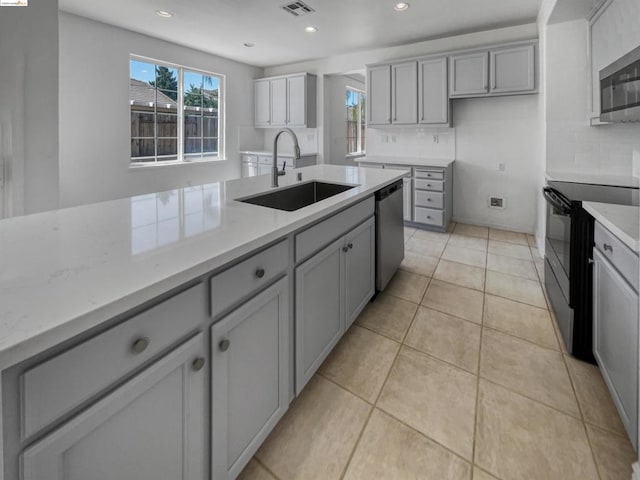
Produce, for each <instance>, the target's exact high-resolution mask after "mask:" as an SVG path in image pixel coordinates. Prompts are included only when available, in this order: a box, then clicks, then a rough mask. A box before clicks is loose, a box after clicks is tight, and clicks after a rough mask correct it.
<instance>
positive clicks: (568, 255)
mask: <svg viewBox="0 0 640 480" xmlns="http://www.w3.org/2000/svg"><path fill="white" fill-rule="evenodd" d="M543 195H544V197H545V200H546V201H547V233H546V242H545V272H544V277H545V278H544V280H545V287H546V291H547V295H548V297H549V301H550V302H551V308H552V309H553V311H554V313H555V316H556V320H557V322H558V326H559V328H560V332H561V333H562V337H563V340H564V342H565V345H566V347H567V351H568V352H570V353H571V354H573V355H574V356H576V357H578V358H581V359H583V360H587V361H590V362H594V358H593V352H592V336H593V335H592V315H593V290H592V284H593V271H592V270H593V269H592V265H591V262H592V260H591V258H592V252H593V225H594V223H593V222H594V220H593V217H591V215H589V214H588V213H587V212H586V211H585V210H584V209H583V208H582V201H593V202H605V203H616V204H620V205H638V196H639V195H638V189H637V188H626V187H617V186H611V185H594V184H585V183H572V182H555V181H550V182H549V184H548V186H547V187H545V188H544V189H543Z"/></svg>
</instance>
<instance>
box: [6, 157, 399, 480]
mask: <svg viewBox="0 0 640 480" xmlns="http://www.w3.org/2000/svg"><path fill="white" fill-rule="evenodd" d="M298 173H301V174H302V180H301V181H300V180H298ZM403 174H404V172H402V171H394V170H389V169H388V170H373V169H364V168H355V167H340V166H325V165H319V166H313V167H308V168H302V169H297V170H294V171H292V172H288V173H287V174H286V175H285V176H283V177H280V186H281V187H282V188H286V187H289V186H292V185H294V184H297V183H304V182H308V181H311V180H318V181H323V182H329V183H338V184H347V185H353V186H354V187H353V188H351V189H349V190H347V191H345V192H342V193H339V194H336V195H334V196H332V197H330V198H327V199H325V200H322V201H319V202H317V203H314V204H312V205H309V206H307V207H304V208H301V209H299V210H296V211H292V212H287V211H281V210H276V209H271V208H266V207H261V206H256V205H251V204H247V203H243V202H239V201H237V199H240V198H245V197H247V196H251V195H254V194H257V193H260V192H266V191H270V190H271V189H270V187H269V185H270V181H271V177H270V176H268V175H263V176H258V177H253V178H248V179H242V180H237V181H228V182H220V183H214V184H208V185H201V186H196V187H186V188H182V189H177V190H173V191H169V192H160V193H152V194H147V195H141V196H137V197H131V198H125V199H120V200H114V201H109V202H103V203H98V204H92V205H85V206H81V207H75V208H70V209H63V210H57V211H52V212H45V213H41V214H36V215H31V216H25V217H18V218H13V219H8V220H4V221H1V222H0V255H1V257H0V258H1V262H0V263H1V271H0V331H1V332H2V335H1V339H0V369H1V370H2V387H3V388H2V423H3V432H4V440H5V441H4V443H3V458H4V475H5V477H4V478H7V479H8V478H20V477H18V474H17V472H18V470H19V469H18V465H19V464H21V465H22V469H23V474H22V477H21V478H24V479H25V480H40V479H42V478H45V477H43V475H45V476H46V478H52V479H62V478H67V475H69V473H68V472H67V473H65V472H60V473H52V472H53V471H54V470H56V468H55V465H58V462H59V461H60V459H61V458H63V457H66V458H67V460H68V461H67V462H65V468H69V469H71V470H73V469H76V470H73V471H75V472H76V473H77V472H78V471H82V472H86V473H85V478H88V477H86V475H95V476H94V477H92V478H103V477H101V476H100V475H101V474H103V473H104V472H103V470H102V469H105V468H109V469H110V470H109V472H110V475H111V478H126V477H127V475H128V473H130V471H131V470H128V468H131V465H132V464H130V463H128V462H135V461H136V459H140V458H145V459H146V458H149V459H155V461H151V460H150V461H149V465H148V466H147V465H146V463H145V468H147V467H148V468H147V469H146V470H145V469H144V468H143V470H142V471H140V472H138V471H136V472H137V475H136V478H139V479H141V480H145V479H147V478H149V479H151V478H169V477H170V478H183V479H196V478H198V479H202V478H209V477H210V476H212V477H213V478H216V479H217V478H234V477H235V476H236V475H237V474H238V473H239V472H240V471H241V470H242V468H243V466H244V464H246V462H247V461H248V460H249V458H251V455H253V453H254V452H255V450H256V449H257V448H258V447H259V445H260V444H261V443H262V441H263V440H264V438H265V437H266V435H267V434H268V433H269V431H270V430H271V429H272V428H273V427H274V426H275V424H276V423H277V421H278V420H279V418H280V417H281V416H282V415H283V414H284V412H285V411H286V409H287V408H288V404H289V402H290V400H291V398H292V397H293V396H294V394H295V393H296V392H299V391H300V390H301V389H302V387H303V386H304V383H306V381H307V380H308V379H309V378H310V376H311V375H312V374H313V372H314V371H315V369H317V367H318V366H319V364H320V363H321V362H322V360H323V359H324V358H325V357H326V355H328V353H329V352H330V351H331V349H332V348H333V346H335V344H336V343H337V341H338V340H339V339H340V337H341V336H342V334H343V333H344V331H345V330H346V328H348V325H350V323H351V322H352V321H353V319H354V318H355V316H357V314H358V313H359V312H360V311H361V310H362V308H363V307H364V306H365V305H366V303H367V302H368V301H369V299H370V298H371V296H372V295H373V293H374V290H373V280H374V278H373V276H374V267H373V255H374V253H373V252H374V251H375V244H374V242H375V235H374V224H375V223H374V216H373V214H374V201H373V195H374V193H375V192H376V191H378V190H379V189H381V188H383V187H384V186H386V185H389V184H391V183H393V182H394V181H396V180H398V179H400V178H402V176H403ZM294 284H295V289H294ZM319 318H321V319H324V320H322V321H321V322H320V323H318V322H319ZM257 320H260V321H257ZM325 320H326V321H325ZM294 337H295V338H294ZM227 352H228V353H227ZM294 357H295V358H294ZM294 367H295V368H294ZM208 392H209V393H208ZM210 429H213V431H214V432H215V433H214V434H213V435H210V432H211V430H210ZM150 437H153V438H157V439H159V440H160V441H159V443H158V444H156V443H154V442H148V441H146V440H148V438H150ZM169 437H171V438H173V437H175V438H174V439H173V440H172V442H170V443H171V445H172V446H173V447H174V448H167V449H166V450H161V451H160V450H158V449H159V448H160V447H158V446H157V445H159V444H162V443H163V441H164V440H166V439H167V438H169ZM209 438H211V442H210V443H211V444H209V440H208V439H209ZM76 450H77V451H82V452H83V453H82V455H81V456H79V457H74V456H73V454H72V453H73V451H76ZM176 465H178V466H182V467H180V469H181V470H180V471H175V472H174V471H173V470H174V469H176V468H178V467H177V466H176ZM71 470H70V471H71ZM56 472H57V470H56ZM210 474H211V475H210ZM57 475H60V476H57ZM129 476H130V475H129Z"/></svg>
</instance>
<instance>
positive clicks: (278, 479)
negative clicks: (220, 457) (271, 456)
mask: <svg viewBox="0 0 640 480" xmlns="http://www.w3.org/2000/svg"><path fill="white" fill-rule="evenodd" d="M251 458H252V459H253V460H255V462H256V463H257V464H258V465H260V466H261V467H262V468H264V469H265V470H266V471H267V472H268V473H269V474H271V476H272V477H273V478H275V479H276V480H280V477H278V476H277V475H276V474H275V473H273V471H272V470H271V469H270V468H269V467H267V466H266V465H265V464H264V463H262V462H261V461H260V459H259V458H258V457H256V456H255V455H254V456H253V457H251ZM250 461H251V460H249V462H250ZM247 465H249V464H248V463H247ZM244 468H247V467H246V466H245V467H244ZM243 471H244V469H243ZM240 473H242V472H240Z"/></svg>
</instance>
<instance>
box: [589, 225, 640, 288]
mask: <svg viewBox="0 0 640 480" xmlns="http://www.w3.org/2000/svg"><path fill="white" fill-rule="evenodd" d="M594 241H595V244H596V248H597V249H598V250H599V251H600V253H602V255H604V256H605V258H607V259H608V260H609V261H610V262H611V263H612V264H613V266H614V267H615V268H616V269H617V270H618V271H619V272H620V273H621V274H622V276H623V277H624V278H625V279H626V280H627V282H629V283H630V284H631V286H632V287H633V288H634V289H635V290H636V292H637V291H638V268H639V266H638V264H639V262H638V255H636V254H635V253H634V252H633V251H632V250H631V249H630V248H629V247H627V246H626V245H625V244H624V243H622V241H620V240H619V239H618V238H617V237H616V236H615V235H613V234H612V233H611V232H610V231H609V230H607V229H606V228H605V227H603V226H602V225H601V224H600V223H598V222H596V223H595V228H594Z"/></svg>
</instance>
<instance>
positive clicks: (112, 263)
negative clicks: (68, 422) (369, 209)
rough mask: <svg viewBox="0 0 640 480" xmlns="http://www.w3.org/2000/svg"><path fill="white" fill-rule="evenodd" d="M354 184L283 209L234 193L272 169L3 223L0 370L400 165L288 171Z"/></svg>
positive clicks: (308, 216)
mask: <svg viewBox="0 0 640 480" xmlns="http://www.w3.org/2000/svg"><path fill="white" fill-rule="evenodd" d="M298 172H302V175H303V181H309V180H313V179H317V180H322V181H327V182H334V183H342V184H353V185H357V186H356V187H355V188H353V189H351V190H348V191H346V192H343V193H340V194H338V195H335V196H333V197H331V198H328V199H326V200H323V201H320V202H318V203H316V204H313V205H310V206H308V207H305V208H301V209H299V210H297V211H294V212H286V211H280V210H275V209H270V208H266V207H260V206H256V205H251V204H247V203H241V202H238V201H235V200H234V199H237V198H243V197H246V196H248V195H252V194H255V193H261V192H266V191H269V190H270V182H271V176H270V175H261V176H257V177H251V178H245V179H241V180H231V181H227V182H219V183H211V184H207V185H200V186H193V187H186V188H181V189H176V190H171V191H167V192H159V193H152V194H147V195H139V196H136V197H131V198H123V199H119V200H112V201H108V202H102V203H95V204H91V205H83V206H79V207H74V208H66V209H61V210H54V211H50V212H44V213H39V214H34V215H28V216H22V217H14V218H9V219H5V220H2V221H0V370H1V369H4V368H6V367H8V366H10V365H13V364H16V363H18V362H20V361H22V360H25V359H27V358H29V357H31V356H33V355H35V354H37V353H39V352H42V351H44V350H46V349H48V348H50V347H53V346H55V345H57V344H59V343H61V342H63V341H65V340H67V339H69V338H71V337H73V336H75V335H78V334H80V333H82V332H85V331H87V330H89V329H91V328H93V327H96V326H98V325H100V324H102V323H104V322H105V321H107V320H109V319H111V318H114V317H116V316H118V315H121V314H123V313H126V312H127V311H129V310H131V309H132V308H134V307H136V306H138V305H140V304H142V303H144V302H147V301H149V300H152V299H154V298H155V297H157V296H159V295H162V294H163V293H165V292H168V291H170V290H172V289H174V288H176V287H179V286H180V285H183V284H185V283H186V282H188V281H191V280H193V279H194V278H198V277H200V276H202V275H205V274H207V273H209V272H211V271H213V270H215V269H218V268H219V267H222V266H224V265H226V264H228V263H230V262H233V261H234V260H235V259H237V258H239V257H241V256H243V255H246V254H248V253H250V252H252V251H253V250H256V249H258V248H260V247H262V246H265V245H267V244H269V243H271V242H273V241H275V240H277V239H279V238H282V237H284V236H286V235H288V234H290V233H292V232H294V231H296V230H299V229H301V228H303V227H305V226H306V225H309V224H311V223H314V222H316V221H318V220H320V219H322V218H324V217H326V216H329V215H331V214H332V213H334V212H336V211H338V210H340V209H343V208H345V207H347V206H349V205H351V204H353V203H356V202H357V201H359V200H362V199H364V198H366V197H369V196H370V195H372V194H373V193H374V192H375V191H377V190H379V189H380V188H382V187H384V186H386V185H388V184H390V183H392V182H393V181H395V180H398V179H400V178H402V177H403V175H404V174H405V172H404V171H402V170H391V169H385V170H382V169H380V170H378V169H371V168H357V167H343V166H336V165H314V166H311V167H306V168H300V169H295V170H292V171H291V172H288V173H287V174H286V175H285V176H282V177H280V179H279V180H280V186H281V187H285V186H288V185H294V184H296V183H298V182H297V180H296V177H297V173H298Z"/></svg>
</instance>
